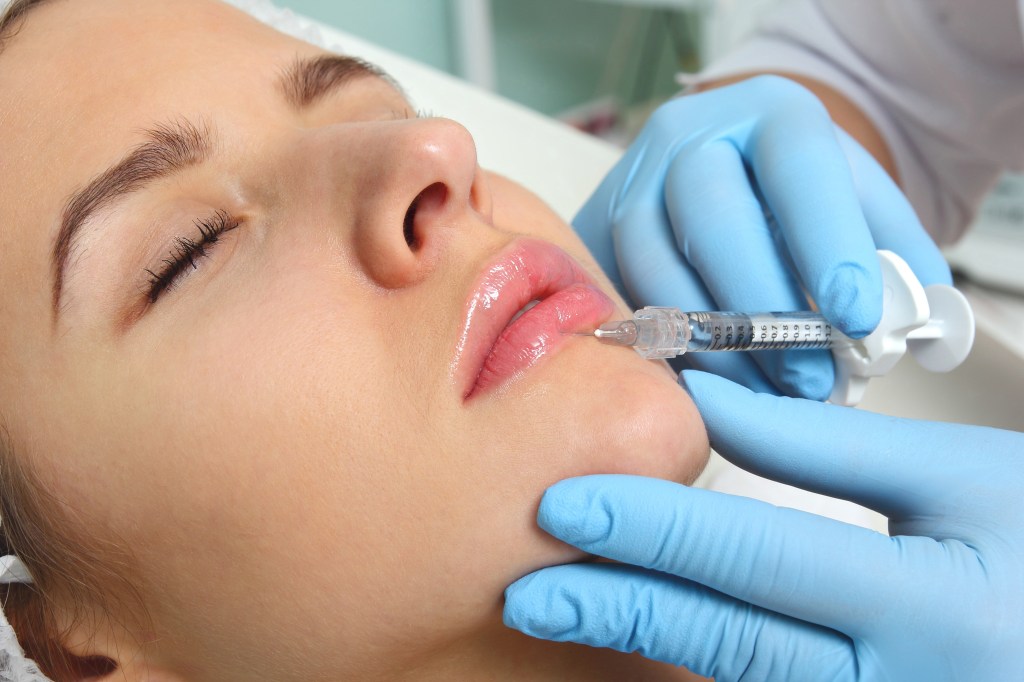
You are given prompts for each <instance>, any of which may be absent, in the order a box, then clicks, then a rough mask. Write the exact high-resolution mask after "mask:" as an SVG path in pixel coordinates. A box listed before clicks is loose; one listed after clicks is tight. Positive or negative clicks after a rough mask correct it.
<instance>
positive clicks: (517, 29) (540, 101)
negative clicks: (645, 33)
mask: <svg viewBox="0 0 1024 682" xmlns="http://www.w3.org/2000/svg"><path fill="white" fill-rule="evenodd" d="M275 2H276V3H277V4H279V5H281V6H283V7H289V8H291V9H293V10H295V11H296V12H299V13H301V14H304V15H306V16H309V17H311V18H314V19H317V20H319V21H322V22H324V23H326V24H330V25H331V26H334V27H337V28H339V29H341V30H342V31H345V32H348V33H352V34H354V35H356V36H359V37H361V38H365V39H367V40H369V41H371V42H373V43H375V44H377V45H380V46H381V47H384V48H387V49H389V50H392V51H394V52H397V53H399V54H402V55H405V56H408V57H411V58H412V59H415V60H416V61H419V62H422V63H424V64H427V65H429V66H432V67H435V68H438V69H440V70H442V71H446V72H448V73H452V74H455V75H460V76H462V75H464V74H461V73H460V55H459V36H458V34H457V28H456V27H457V25H458V24H457V20H456V12H457V9H456V4H457V2H456V0H377V1H376V2H373V3H368V2H365V1H363V0H275ZM489 5H490V13H491V18H492V24H493V55H492V57H493V60H494V66H495V72H496V73H495V74H494V75H495V80H496V85H497V91H498V92H499V93H500V94H501V95H503V96H505V97H508V98H510V99H513V100H516V101H518V102H521V103H522V104H525V105H526V106H528V107H530V108H532V109H535V110H537V111H540V112H541V113H544V114H547V115H550V116H557V115H559V114H561V113H563V112H565V111H566V110H568V109H572V108H574V107H577V106H579V105H580V104H582V103H587V102H592V101H594V100H597V99H600V98H602V97H608V96H611V97H614V98H615V99H616V100H618V101H620V102H625V103H627V104H629V103H631V101H632V99H633V98H634V96H635V93H634V90H635V88H634V84H633V78H632V77H631V75H633V74H638V73H641V72H642V73H644V76H645V78H649V79H650V80H651V82H652V83H653V84H654V85H653V87H652V88H651V89H650V91H649V92H646V93H644V94H645V95H647V96H653V97H656V98H657V99H659V100H663V99H667V98H668V97H670V96H671V95H673V94H674V93H675V92H677V91H678V86H677V85H676V84H675V81H674V78H673V75H674V73H675V71H676V70H677V66H678V65H677V64H676V62H675V58H674V56H673V54H672V50H671V48H670V46H669V44H668V41H663V44H659V45H658V49H657V51H656V52H655V53H654V54H653V55H652V54H647V55H646V59H648V60H649V61H651V62H652V64H651V65H648V66H644V67H641V66H640V62H641V61H642V60H644V59H645V55H643V54H642V50H641V49H639V46H638V49H637V50H636V51H635V52H634V53H632V54H629V55H628V56H627V57H626V59H625V60H624V61H623V63H622V64H618V65H611V66H609V64H608V61H609V46H610V45H612V44H613V43H615V42H616V39H617V37H619V36H620V33H621V31H622V30H623V29H624V26H625V27H627V28H628V26H633V27H636V28H637V29H638V30H639V29H642V27H645V26H647V25H648V24H649V23H650V22H651V21H652V19H653V17H652V12H651V11H650V10H648V9H644V8H638V7H622V6H620V5H619V4H616V3H600V2H590V1H589V0H490V2H489ZM462 68H464V65H463V66H462ZM609 68H611V69H612V70H613V71H614V72H618V73H620V74H621V75H622V76H623V77H620V78H617V79H613V82H611V83H609V82H608V69H609ZM438 113H440V114H443V113H444V112H443V111H442V112H438Z"/></svg>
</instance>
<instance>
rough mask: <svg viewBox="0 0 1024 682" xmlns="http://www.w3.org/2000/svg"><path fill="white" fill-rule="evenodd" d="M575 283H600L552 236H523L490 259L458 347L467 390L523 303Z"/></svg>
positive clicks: (457, 368) (460, 379) (458, 368)
mask: <svg viewBox="0 0 1024 682" xmlns="http://www.w3.org/2000/svg"><path fill="white" fill-rule="evenodd" d="M575 284H589V285H591V286H596V284H595V283H594V281H593V279H592V278H591V277H590V276H589V275H588V274H587V273H586V272H585V271H584V270H583V268H582V267H581V266H580V265H579V264H578V263H577V262H576V261H575V260H574V259H573V258H572V257H571V256H570V255H569V254H567V253H566V252H565V251H563V250H561V249H560V248H558V247H557V246H555V245H553V244H551V243H549V242H544V241H540V240H535V239H519V240H516V241H514V242H512V243H511V244H510V245H509V246H508V247H506V248H505V249H503V250H502V251H501V253H499V254H498V256H497V257H495V258H494V259H493V260H492V261H490V262H489V263H488V264H487V265H486V266H485V268H484V269H483V272H482V273H481V275H480V276H479V277H478V278H477V280H476V283H475V285H474V286H473V289H472V290H471V291H470V293H469V296H468V298H467V299H466V307H465V316H464V318H463V324H462V328H461V330H460V333H459V338H458V342H457V344H456V348H455V359H454V361H453V363H452V368H453V374H454V376H455V378H456V381H457V383H458V384H459V385H460V386H461V387H462V389H463V396H468V395H469V394H470V393H471V392H472V390H473V387H474V386H475V383H476V379H477V376H478V375H479V373H480V370H481V368H482V367H483V364H484V361H485V360H486V358H487V356H488V354H489V353H490V351H491V349H492V348H493V347H494V344H495V342H496V341H497V339H498V337H499V336H500V335H501V333H502V331H504V330H505V328H506V327H507V326H508V325H509V323H510V322H511V321H512V318H514V317H515V316H516V314H517V313H518V312H519V311H520V310H521V309H522V308H523V306H525V305H527V304H528V303H530V302H531V301H540V300H543V299H545V298H547V297H548V296H551V295H552V294H555V293H557V292H559V291H562V290H564V289H566V288H568V287H570V286H573V285H575Z"/></svg>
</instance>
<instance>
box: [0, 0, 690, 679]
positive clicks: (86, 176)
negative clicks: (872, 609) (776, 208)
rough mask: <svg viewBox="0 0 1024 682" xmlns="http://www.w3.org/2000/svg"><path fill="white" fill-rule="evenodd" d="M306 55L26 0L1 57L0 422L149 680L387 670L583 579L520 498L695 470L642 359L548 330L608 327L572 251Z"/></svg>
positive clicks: (202, 3) (522, 206)
mask: <svg viewBox="0 0 1024 682" xmlns="http://www.w3.org/2000/svg"><path fill="white" fill-rule="evenodd" d="M325 55H326V53H324V52H322V51H321V50H319V49H318V48H315V47H313V46H310V45H307V44H304V43H301V42H298V41H296V40H294V39H291V38H289V37H286V36H284V35H282V34H279V33H277V32H274V31H272V30H271V29H269V28H267V27H265V26H263V25H262V24H259V23H258V22H256V21H254V20H252V19H250V18H249V17H247V16H245V15H243V14H241V13H239V12H237V11H236V10H234V9H232V8H230V7H228V6H226V5H222V4H220V3H218V2H213V1H211V0H176V1H175V2H173V3H170V2H162V1H160V0H152V1H140V0H92V1H90V2H66V1H58V2H51V3H47V4H44V5H43V6H41V7H39V8H38V9H36V10H33V11H32V12H31V13H30V14H29V16H28V19H27V21H26V23H25V26H24V28H23V30H22V31H21V32H20V33H19V34H18V35H17V36H16V37H15V38H14V39H13V40H12V41H11V42H10V43H9V45H8V47H7V48H6V49H5V51H4V52H3V54H2V55H0V92H3V93H4V96H3V97H2V98H0V122H2V124H0V254H3V255H2V261H0V310H2V315H3V322H2V327H0V367H2V368H3V371H2V376H0V395H2V396H3V397H4V398H3V401H2V405H0V408H2V410H3V413H4V418H5V420H6V423H7V426H8V427H9V430H10V433H11V437H12V441H13V443H14V445H15V449H16V451H17V452H18V453H19V455H20V456H24V457H28V458H30V459H31V460H32V461H33V462H36V463H38V464H39V466H40V467H41V470H42V471H43V472H44V475H46V476H47V479H48V480H49V481H50V483H51V484H52V485H53V487H54V488H55V489H56V491H57V493H58V494H59V495H60V496H62V497H63V498H64V499H66V500H67V502H68V504H69V506H70V507H71V508H73V509H77V510H81V512H82V513H84V514H85V516H86V518H88V519H90V522H91V523H94V524H97V525H96V527H97V529H102V530H97V533H98V535H99V536H100V537H106V536H109V537H117V538H120V539H122V540H123V541H124V542H125V543H127V545H128V546H130V547H132V548H133V550H134V551H135V553H136V555H137V558H138V566H137V567H136V568H135V569H134V570H135V571H136V572H137V577H138V580H139V584H140V586H141V590H142V594H143V597H144V599H145V601H146V603H147V605H148V606H149V609H150V613H151V615H152V617H153V621H154V623H155V626H156V631H157V632H156V634H157V636H158V637H159V639H158V640H157V641H155V642H154V643H153V644H151V645H150V646H149V647H148V649H147V654H146V655H147V656H148V657H152V658H153V659H154V660H160V661H164V662H166V663H167V664H168V665H169V666H171V667H174V666H184V668H187V667H189V666H191V667H192V668H193V669H195V670H197V671H198V670H207V671H208V670H210V669H213V666H216V665H217V663H215V662H217V661H221V662H223V659H224V658H226V656H225V652H227V651H230V652H232V654H233V655H232V656H230V657H229V658H231V659H232V665H233V666H235V668H236V669H237V668H238V666H242V667H245V666H252V667H253V669H255V670H260V671H261V672H262V673H263V674H265V675H267V676H268V677H274V676H275V675H274V674H273V668H272V667H268V666H272V665H274V663H272V660H277V661H278V662H279V663H280V662H281V661H284V662H285V663H287V665H288V669H289V670H291V671H293V672H292V673H291V674H293V675H294V674H296V673H295V672H294V671H295V670H297V669H302V666H303V665H310V666H316V667H317V669H318V670H319V669H321V668H322V669H323V670H328V669H332V670H347V671H349V672H353V671H359V670H361V669H369V667H373V666H376V667H380V665H381V661H382V655H383V654H387V656H388V657H389V658H388V659H387V660H388V661H391V662H393V664H394V665H395V666H399V665H403V664H408V663H409V662H410V661H412V660H415V659H416V657H418V656H423V655H425V654H426V653H427V652H431V651H437V650H439V647H443V646H444V645H445V644H446V643H452V642H456V641H459V640H460V638H465V637H469V636H472V633H474V632H476V631H478V630H479V629H480V628H484V627H488V625H487V624H489V623H492V622H496V621H497V618H498V614H499V612H500V601H501V594H502V590H503V589H504V587H505V586H506V585H507V584H508V583H510V582H512V581H513V580H515V579H516V578H518V577H520V576H521V575H523V574H525V573H527V572H529V571H531V570H534V569H536V568H539V567H541V566H544V565H549V564H553V563H558V562H565V561H570V560H575V559H578V558H580V557H579V556H577V554H576V552H575V550H572V549H570V548H568V547H566V546H564V545H561V544H560V543H558V542H556V541H554V540H553V539H551V538H549V537H547V536H545V535H544V534H543V533H542V532H541V531H539V530H538V529H537V527H536V525H535V520H534V515H535V511H536V505H537V502H538V500H539V498H540V495H541V493H542V492H543V491H544V489H545V488H546V487H547V486H548V485H550V484H552V483H554V482H555V481H558V480H560V479H562V478H565V477H569V476H576V475H582V474H590V473H598V472H622V473H634V474H642V475H650V476H658V477H665V478H672V479H677V480H681V481H689V480H692V479H693V478H694V477H695V476H696V474H697V473H698V472H699V469H700V468H701V466H702V465H703V463H704V459H705V456H706V454H707V440H706V437H705V435H704V432H703V428H702V426H701V424H700V422H699V419H698V416H697V414H696V412H695V410H694V408H693V405H692V404H691V403H690V401H689V400H688V398H687V397H686V395H685V393H684V392H683V391H682V390H680V389H679V388H678V387H677V386H676V384H675V382H674V377H673V376H672V374H671V373H670V372H669V371H668V370H667V369H666V368H665V367H664V366H662V365H660V364H656V363H649V362H645V361H643V360H641V359H639V358H638V357H637V356H636V355H635V354H634V353H633V352H632V351H629V350H628V349H621V348H610V347H606V346H602V345H601V344H599V343H597V342H595V341H594V340H593V339H588V338H582V337H576V336H571V335H569V334H567V333H568V332H577V331H589V330H592V329H593V328H594V327H595V326H596V325H597V324H599V323H601V322H603V321H605V320H607V319H609V318H612V317H614V316H617V315H623V314H624V313H625V312H626V311H625V308H624V306H623V303H622V301H621V300H620V299H618V298H617V297H615V296H614V294H613V293H612V290H611V287H610V286H609V284H608V282H607V280H606V279H605V278H604V277H603V276H602V275H601V273H600V272H599V271H598V268H597V266H596V265H595V263H594V262H593V261H592V260H591V258H590V257H589V255H588V254H587V252H586V250H585V249H584V247H583V246H582V245H581V243H580V242H579V240H578V239H577V238H576V237H575V236H574V235H573V233H572V232H571V230H570V229H569V228H568V227H567V226H566V225H565V224H564V223H562V222H561V221H560V220H559V219H558V218H557V217H556V216H555V215H553V214H552V213H551V212H550V210H548V209H547V208H546V207H545V206H543V205H542V204H541V203H540V202H539V200H538V199H536V198H535V197H534V196H533V195H532V194H530V193H529V192H527V191H526V190H524V189H523V188H521V187H519V186H516V185H514V184H513V183H511V182H509V181H507V180H504V179H502V178H500V177H496V176H494V175H491V174H488V173H486V172H485V171H482V170H481V169H480V168H479V167H478V166H477V163H476V153H475V148H474V144H473V140H472V138H471V136H470V135H469V133H468V132H467V131H466V130H465V129H464V128H462V127H461V126H459V125H458V124H456V123H454V122H452V121H449V120H445V119H435V118H427V119H420V118H415V117H414V115H413V114H412V113H411V112H410V108H409V104H408V103H407V102H406V101H405V100H404V99H403V97H402V95H401V94H400V92H399V91H398V90H396V89H395V88H394V87H392V86H391V85H390V84H389V83H388V82H387V81H386V80H384V79H382V78H380V77H377V76H375V75H373V74H372V73H366V72H363V71H361V70H360V69H359V68H358V67H357V66H353V65H352V64H350V63H348V62H347V61H345V60H335V61H324V60H321V61H319V62H317V61H311V60H315V59H316V58H318V57H323V56H325ZM296 77H300V78H298V79H297V80H298V81H299V82H293V81H296ZM72 231H73V232H74V233H73V234H72V233H71V232H72ZM57 287H59V290H58V288H57ZM609 297H610V298H609ZM535 299H541V303H540V304H539V305H538V306H537V307H536V308H534V309H532V310H531V311H530V312H528V313H527V314H525V315H524V316H523V317H522V318H520V319H519V320H518V321H516V322H515V324H512V325H510V324H509V322H510V320H511V318H512V317H513V316H514V314H515V313H516V312H517V311H519V310H520V309H521V308H522V307H523V306H524V304H526V303H528V302H529V301H531V300H535ZM47 472H48V473H47ZM275 651H277V652H278V655H277V658H276V659H275V658H273V656H274V655H275V654H273V652H275ZM280 652H286V655H283V654H280ZM186 661H187V663H186ZM184 668H182V669H184ZM307 672H311V671H307ZM243 677H244V675H243ZM284 678H285V675H284V673H283V672H282V673H281V676H280V677H278V679H284ZM222 679H228V677H227V676H226V675H225V676H224V677H222ZM308 679H312V676H311V677H309V678H308Z"/></svg>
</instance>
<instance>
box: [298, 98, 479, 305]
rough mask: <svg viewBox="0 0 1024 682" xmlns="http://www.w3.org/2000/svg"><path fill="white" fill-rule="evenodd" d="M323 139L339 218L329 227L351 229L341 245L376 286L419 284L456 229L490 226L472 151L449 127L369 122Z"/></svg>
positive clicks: (433, 121) (461, 132) (437, 122)
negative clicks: (336, 225)
mask: <svg viewBox="0 0 1024 682" xmlns="http://www.w3.org/2000/svg"><path fill="white" fill-rule="evenodd" d="M338 128H339V129H340V128H345V126H339V127H338ZM327 135H328V139H325V140H323V143H324V144H326V145H333V146H332V147H331V148H330V153H329V154H328V156H329V157H330V161H329V164H330V166H331V168H330V169H328V170H327V171H326V174H327V175H329V176H331V177H332V180H331V182H333V183H335V187H334V188H332V189H331V194H332V195H333V196H334V198H335V199H336V200H338V204H337V205H336V209H337V210H338V211H339V213H335V215H333V216H331V221H332V222H334V221H338V220H340V221H342V222H344V223H349V222H350V223H351V230H350V231H349V233H348V239H346V240H345V241H346V242H348V243H349V244H350V246H351V249H352V252H353V254H354V255H355V257H356V259H357V260H358V262H359V265H360V266H361V267H362V269H363V271H364V272H365V273H366V274H367V275H368V276H369V277H370V279H372V280H373V281H374V282H375V283H377V284H379V285H380V286H383V287H386V288H390V289H398V288H403V287H407V286H410V285H412V284H415V283H417V282H419V281H421V280H422V279H424V278H425V277H426V276H427V275H428V274H429V273H430V271H431V270H432V269H433V267H434V266H435V264H436V262H437V260H438V259H439V257H440V256H441V255H442V254H443V253H444V250H445V244H446V243H447V242H448V241H449V240H450V239H451V238H452V236H453V235H454V234H455V233H456V232H457V231H458V230H459V229H460V228H461V227H465V226H468V225H470V224H473V223H477V224H479V223H480V221H481V220H482V221H486V222H489V221H490V213H491V198H490V195H489V193H488V189H487V186H486V180H485V178H484V176H483V173H482V171H481V169H480V167H479V166H478V165H477V156H476V145H475V144H474V142H473V137H472V136H471V135H470V133H469V131H468V130H466V129H465V128H464V127H462V126H461V125H459V124H458V123H456V122H455V121H452V120H449V119H443V118H430V119H414V120H408V121H387V122H378V123H367V124H364V125H359V126H349V127H348V129H347V131H345V132H339V133H338V135H339V138H338V139H336V140H331V139H329V138H330V133H328V134H327ZM341 138H343V140H342V139H341ZM313 153H316V152H315V150H313Z"/></svg>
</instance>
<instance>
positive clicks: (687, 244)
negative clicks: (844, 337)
mask: <svg viewBox="0 0 1024 682" xmlns="http://www.w3.org/2000/svg"><path fill="white" fill-rule="evenodd" d="M665 200H666V206H667V210H668V212H669V216H670V217H671V220H672V226H673V229H674V231H675V235H676V240H677V242H678V244H679V249H680V250H681V251H683V253H684V254H685V256H686V259H687V260H688V261H689V262H690V263H691V264H692V265H693V267H694V269H695V270H696V271H697V272H698V273H699V274H700V276H701V278H702V279H703V281H704V283H705V285H706V286H707V288H708V291H709V292H710V293H711V295H712V296H713V297H714V299H715V302H716V303H717V305H716V307H715V308H714V309H715V310H736V311H741V312H770V311H785V310H806V309H807V308H808V304H807V300H806V299H805V297H804V295H803V293H802V292H801V290H800V287H799V286H798V284H797V283H796V281H795V280H794V279H793V276H792V275H791V273H790V271H789V268H788V266H787V264H786V262H785V261H784V259H783V257H782V256H781V254H780V253H779V251H778V249H777V247H776V243H775V238H774V236H773V235H772V233H771V231H770V230H769V228H768V224H767V222H766V220H765V216H764V210H763V208H762V206H761V202H760V201H759V200H758V198H757V196H756V195H755V193H754V190H753V188H751V186H750V183H749V180H748V177H747V171H746V169H745V167H744V164H743V158H742V156H741V155H740V153H739V151H738V150H737V149H736V147H734V146H733V144H732V143H731V142H730V141H728V140H719V141H716V142H713V143H709V144H705V145H703V146H700V147H696V146H694V147H688V148H685V149H681V150H679V151H678V153H677V154H676V156H675V158H674V159H673V161H672V163H671V165H670V166H669V168H668V172H667V174H666V176H665ZM671 305H678V304H675V303H673V304H671ZM684 310H685V308H684ZM755 361H756V362H757V363H758V365H760V367H761V368H762V369H763V370H764V372H765V374H766V375H767V376H768V377H769V378H770V379H771V380H772V382H773V383H775V385H776V386H778V387H779V388H780V389H782V391H783V392H785V393H789V394H792V395H799V396H803V397H808V398H813V399H816V400H824V399H825V398H827V397H828V395H829V393H831V391H832V384H833V381H834V378H835V369H834V367H833V364H832V356H831V354H830V353H828V352H826V351H789V352H782V353H777V352H776V353H759V354H758V356H757V357H756V358H755Z"/></svg>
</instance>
